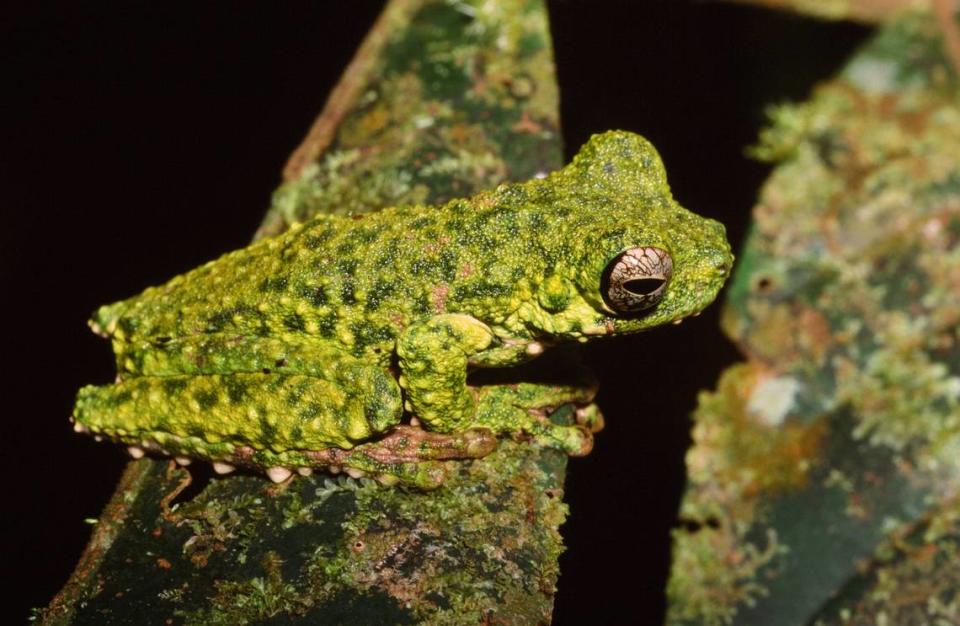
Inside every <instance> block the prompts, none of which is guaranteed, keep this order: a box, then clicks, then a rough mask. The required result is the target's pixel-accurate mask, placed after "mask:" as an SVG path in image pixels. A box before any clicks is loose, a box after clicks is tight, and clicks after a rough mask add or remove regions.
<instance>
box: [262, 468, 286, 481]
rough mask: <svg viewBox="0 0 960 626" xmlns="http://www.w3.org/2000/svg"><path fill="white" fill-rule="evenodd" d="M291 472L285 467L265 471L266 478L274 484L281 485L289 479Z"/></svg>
mask: <svg viewBox="0 0 960 626" xmlns="http://www.w3.org/2000/svg"><path fill="white" fill-rule="evenodd" d="M290 475H291V472H290V470H288V469H287V468H285V467H271V468H270V469H268V470H267V476H269V477H270V480H272V481H273V482H275V483H282V482H283V481H285V480H286V479H288V478H290Z"/></svg>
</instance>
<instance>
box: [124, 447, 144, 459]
mask: <svg viewBox="0 0 960 626" xmlns="http://www.w3.org/2000/svg"><path fill="white" fill-rule="evenodd" d="M127 454H129V455H130V456H131V457H133V458H135V459H142V458H143V455H144V452H143V448H141V447H140V446H127Z"/></svg>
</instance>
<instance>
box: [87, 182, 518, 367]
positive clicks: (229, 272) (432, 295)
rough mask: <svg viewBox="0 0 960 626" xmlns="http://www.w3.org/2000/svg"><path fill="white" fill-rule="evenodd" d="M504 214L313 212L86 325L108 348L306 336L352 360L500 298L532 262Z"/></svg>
mask: <svg viewBox="0 0 960 626" xmlns="http://www.w3.org/2000/svg"><path fill="white" fill-rule="evenodd" d="M494 195H495V194H493V192H491V196H490V197H494ZM508 204H509V203H508ZM515 213H516V211H513V210H511V208H510V207H509V206H505V205H503V203H499V204H498V202H496V201H494V202H490V203H488V204H487V205H482V204H477V203H475V202H471V201H468V200H456V201H452V202H451V203H448V204H447V205H445V206H444V207H439V208H438V207H401V208H392V209H386V210H384V211H382V212H379V213H375V214H370V215H366V216H363V217H362V218H350V217H332V216H323V217H320V218H316V219H314V220H311V221H309V222H306V223H305V224H303V225H298V226H296V227H294V228H293V229H291V230H290V231H288V232H287V233H284V234H283V235H280V236H278V237H274V238H270V239H265V240H263V241H260V242H257V243H255V244H253V245H251V246H249V247H247V248H244V249H241V250H237V251H235V252H231V253H229V254H226V255H224V256H222V257H220V258H219V259H217V260H215V261H211V262H209V263H207V264H205V265H203V266H201V267H198V268H196V269H194V270H192V271H190V272H188V273H186V274H183V275H180V276H177V277H175V278H173V279H172V280H170V281H169V282H168V283H166V284H164V285H161V286H158V287H151V288H149V289H147V290H146V291H144V292H143V293H142V294H140V295H139V296H136V297H134V298H131V299H128V300H124V301H121V302H118V303H115V304H111V305H108V306H105V307H102V308H101V309H100V310H99V311H97V313H96V314H95V316H94V319H93V320H92V325H93V326H94V328H95V329H97V330H100V331H102V332H104V333H105V334H108V335H112V336H113V337H115V338H117V339H120V340H125V339H131V338H136V337H141V338H146V337H150V338H163V337H171V338H173V337H184V336H192V335H197V334H209V333H227V334H238V335H247V336H270V337H275V338H277V337H283V336H284V335H309V336H313V337H318V338H324V339H327V340H330V341H334V342H336V343H339V344H343V345H347V346H348V348H349V349H350V351H352V352H355V353H359V352H361V351H363V350H366V349H367V348H371V347H376V346H378V345H380V344H382V343H384V342H390V341H392V340H393V339H394V338H395V337H396V335H397V334H398V333H399V331H400V330H402V329H403V327H405V326H406V325H407V324H408V323H409V322H410V321H411V320H414V319H419V318H422V317H424V316H428V315H431V314H435V313H439V312H443V311H445V310H448V309H449V308H450V307H456V306H461V305H462V306H465V305H464V304H463V303H464V302H465V301H466V300H469V299H470V298H471V297H474V298H476V297H480V298H483V299H486V300H488V301H489V300H490V299H491V298H494V299H495V298H498V297H499V298H504V299H507V300H509V298H510V295H511V294H510V293H509V292H510V290H511V289H512V288H513V287H514V286H515V285H516V284H518V282H522V280H521V279H522V276H521V274H522V273H523V272H525V271H530V270H532V269H535V268H534V267H533V266H535V265H536V264H535V263H531V262H530V261H529V259H527V260H525V261H522V262H521V261H520V258H521V257H523V256H529V254H528V253H529V242H523V241H519V240H518V237H517V236H516V233H517V232H524V230H530V229H529V228H528V227H529V224H525V223H524V224H518V223H514V222H515V220H516V219H517V218H516V217H515V216H514V214H515ZM521 213H524V212H521ZM526 213H529V212H526ZM523 219H524V220H526V221H529V220H535V219H536V217H535V216H533V217H530V216H528V217H525V218H523ZM511 233H512V234H511ZM513 248H515V250H514V251H513V252H511V249H513ZM494 251H496V253H494ZM518 268H520V269H519V270H518ZM492 308H496V307H495V306H493V307H492Z"/></svg>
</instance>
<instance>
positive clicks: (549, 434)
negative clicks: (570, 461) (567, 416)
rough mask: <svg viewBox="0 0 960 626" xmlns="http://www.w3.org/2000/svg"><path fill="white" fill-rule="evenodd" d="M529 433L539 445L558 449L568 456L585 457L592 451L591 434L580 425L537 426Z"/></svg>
mask: <svg viewBox="0 0 960 626" xmlns="http://www.w3.org/2000/svg"><path fill="white" fill-rule="evenodd" d="M530 431H531V434H532V435H533V436H534V439H535V440H536V442H537V443H539V444H540V445H543V446H547V447H550V448H559V449H561V450H563V451H564V452H566V453H567V454H569V455H570V456H585V455H587V454H590V451H591V450H593V433H592V432H590V430H589V429H588V428H587V427H586V426H583V425H581V424H574V425H572V426H561V425H558V424H538V425H535V426H533V427H531V429H530Z"/></svg>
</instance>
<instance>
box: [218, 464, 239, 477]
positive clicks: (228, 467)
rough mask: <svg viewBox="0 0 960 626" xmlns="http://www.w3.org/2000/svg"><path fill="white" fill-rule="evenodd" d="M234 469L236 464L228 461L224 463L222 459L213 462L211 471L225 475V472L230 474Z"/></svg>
mask: <svg viewBox="0 0 960 626" xmlns="http://www.w3.org/2000/svg"><path fill="white" fill-rule="evenodd" d="M236 469H237V468H236V466H233V465H230V464H229V463H224V462H223V461H214V462H213V471H214V472H216V473H217V474H220V475H221V476H225V475H226V474H231V473H233V471H234V470H236Z"/></svg>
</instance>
